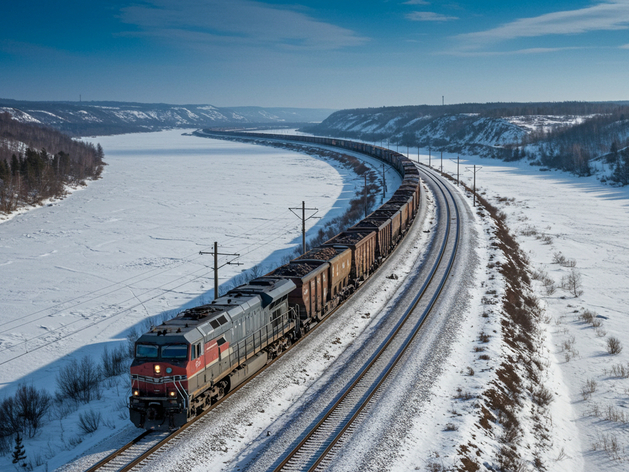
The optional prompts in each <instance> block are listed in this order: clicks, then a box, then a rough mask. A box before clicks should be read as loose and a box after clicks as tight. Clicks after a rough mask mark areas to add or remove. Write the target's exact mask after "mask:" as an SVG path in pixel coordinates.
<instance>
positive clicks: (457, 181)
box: [456, 154, 461, 187]
mask: <svg viewBox="0 0 629 472" xmlns="http://www.w3.org/2000/svg"><path fill="white" fill-rule="evenodd" d="M460 162H461V156H460V155H459V154H457V155H456V186H457V187H458V186H459V163H460Z"/></svg>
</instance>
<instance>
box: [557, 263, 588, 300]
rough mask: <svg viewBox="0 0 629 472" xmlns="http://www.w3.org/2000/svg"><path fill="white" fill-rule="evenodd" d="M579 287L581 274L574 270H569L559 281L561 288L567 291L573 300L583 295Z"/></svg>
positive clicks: (580, 285)
mask: <svg viewBox="0 0 629 472" xmlns="http://www.w3.org/2000/svg"><path fill="white" fill-rule="evenodd" d="M581 287H582V284H581V274H580V272H579V271H578V270H576V269H571V270H570V273H569V274H568V275H566V276H564V277H562V279H561V288H563V289H564V290H567V291H569V292H570V293H571V294H572V295H574V297H575V298H577V297H580V296H581V295H583V290H581Z"/></svg>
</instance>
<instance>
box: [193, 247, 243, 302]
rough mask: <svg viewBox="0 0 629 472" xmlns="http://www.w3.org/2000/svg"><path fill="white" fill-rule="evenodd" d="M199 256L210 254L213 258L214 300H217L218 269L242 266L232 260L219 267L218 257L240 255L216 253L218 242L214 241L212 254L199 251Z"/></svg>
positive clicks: (237, 255) (236, 255) (238, 255)
mask: <svg viewBox="0 0 629 472" xmlns="http://www.w3.org/2000/svg"><path fill="white" fill-rule="evenodd" d="M199 254H210V255H212V256H214V267H213V269H214V300H216V299H217V298H218V269H220V268H221V267H225V266H226V265H242V263H240V262H233V259H232V260H231V261H228V262H226V263H225V264H223V265H222V266H220V267H219V265H218V256H233V257H240V254H222V253H219V252H218V242H216V241H214V251H212V252H204V251H199Z"/></svg>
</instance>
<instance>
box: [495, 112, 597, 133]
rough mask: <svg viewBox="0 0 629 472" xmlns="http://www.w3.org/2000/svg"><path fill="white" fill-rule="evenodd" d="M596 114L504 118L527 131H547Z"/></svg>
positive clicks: (572, 123)
mask: <svg viewBox="0 0 629 472" xmlns="http://www.w3.org/2000/svg"><path fill="white" fill-rule="evenodd" d="M594 116H596V115H582V116H564V115H525V116H509V117H505V120H507V121H509V122H511V123H513V124H514V125H517V126H519V127H520V128H522V129H525V130H527V132H529V133H532V132H534V131H538V132H539V131H543V132H545V133H548V132H550V131H553V130H555V129H556V128H561V127H569V126H574V125H578V124H580V123H583V122H584V121H585V120H587V119H588V118H592V117H594Z"/></svg>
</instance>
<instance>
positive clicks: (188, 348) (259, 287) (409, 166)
mask: <svg viewBox="0 0 629 472" xmlns="http://www.w3.org/2000/svg"><path fill="white" fill-rule="evenodd" d="M206 135H211V136H213V137H217V138H243V137H247V138H251V137H253V138H261V139H265V140H268V139H280V140H287V139H290V140H297V141H302V142H310V143H316V144H324V145H331V146H336V147H341V148H346V149H352V150H357V151H359V152H362V153H365V154H368V155H370V156H372V157H376V158H378V159H381V160H383V161H385V162H387V163H389V164H391V165H392V166H393V167H394V168H395V169H396V170H397V171H398V172H399V173H400V174H401V175H402V176H403V181H402V185H401V186H400V187H399V188H398V190H397V191H396V192H395V194H394V195H393V196H392V197H391V199H390V200H389V201H388V202H386V203H385V204H383V205H382V206H381V207H380V208H378V209H377V210H376V211H374V212H373V213H371V214H370V215H368V216H367V217H366V218H365V219H363V220H361V221H360V222H358V223H356V224H355V225H354V226H352V227H351V228H348V229H347V230H345V231H344V232H342V233H341V234H338V235H336V236H335V237H333V238H332V239H330V240H329V241H327V242H326V243H324V244H323V245H322V246H321V247H318V248H314V249H312V250H310V251H308V252H307V253H305V254H303V255H302V256H300V257H298V258H296V259H294V260H292V261H291V262H289V263H288V264H285V265H283V266H281V267H279V268H277V269H275V270H273V271H272V272H270V273H268V274H266V275H264V276H262V277H259V278H256V279H254V280H251V281H249V282H248V283H247V284H245V285H241V286H239V287H236V288H235V289H233V290H230V291H229V292H228V293H226V294H225V295H223V296H221V297H220V298H217V299H216V300H214V301H213V302H212V303H210V304H207V305H202V306H198V307H195V308H191V309H188V310H185V311H183V312H182V313H180V314H179V315H178V316H176V317H175V318H173V319H171V320H168V321H165V322H164V323H162V324H161V325H160V326H157V327H154V328H153V329H151V330H150V331H149V332H147V333H144V334H143V335H142V336H140V337H139V338H138V340H137V341H136V344H135V358H134V360H133V363H132V364H131V390H132V394H131V397H130V398H129V411H130V418H131V421H132V422H133V423H134V424H135V425H136V426H137V427H140V428H146V429H156V430H169V429H174V428H178V427H180V426H182V425H184V424H185V423H186V422H188V421H189V420H190V419H192V418H193V417H194V416H196V415H198V414H199V413H201V412H202V411H203V410H204V409H206V408H207V407H209V406H210V405H211V404H213V403H215V402H216V401H218V400H219V399H221V398H222V397H223V396H225V395H226V394H227V393H228V392H229V391H230V390H232V389H234V388H236V387H237V386H238V385H240V384H241V383H242V382H244V381H245V380H246V379H248V378H249V377H251V376H253V375H254V374H255V373H256V372H258V371H259V370H260V369H262V368H263V367H264V366H265V365H266V364H267V363H268V362H269V361H270V360H272V359H274V358H275V357H276V356H278V355H279V354H281V353H282V352H283V351H284V350H286V349H287V348H288V347H289V346H290V345H291V344H292V343H293V342H294V341H295V340H296V339H298V338H299V337H301V336H302V335H303V334H304V333H305V332H307V331H308V330H309V329H311V328H312V327H313V326H314V325H315V324H316V323H317V322H319V321H321V320H322V319H323V318H324V317H325V315H326V314H328V313H329V312H330V311H331V310H333V309H334V308H335V307H336V306H338V304H339V303H341V302H342V301H343V300H345V299H346V298H347V297H349V296H350V295H351V294H352V293H353V292H354V291H355V290H356V288H357V287H358V286H359V285H360V284H362V283H363V282H364V281H365V280H367V278H369V276H370V275H371V274H372V273H373V272H374V271H375V270H376V269H377V268H378V266H379V265H380V264H382V262H383V261H384V260H385V259H386V258H387V257H388V256H389V255H390V254H391V252H392V251H393V249H394V248H395V246H396V245H397V244H398V243H399V241H400V240H401V238H402V237H403V236H404V235H405V234H406V232H407V230H408V228H409V227H410V224H411V223H412V221H413V219H414V218H415V215H416V214H417V211H418V208H419V204H420V198H421V186H420V183H421V182H420V179H419V172H418V170H417V168H416V167H415V165H414V164H413V163H412V162H411V161H410V160H408V159H407V158H406V157H404V156H402V155H401V154H398V153H396V152H393V151H390V150H389V149H384V148H381V147H377V146H372V145H369V144H365V143H356V142H353V141H345V140H337V139H331V138H320V137H313V136H286V135H278V136H275V135H270V134H256V133H246V134H242V133H217V134H214V133H212V134H207V132H206Z"/></svg>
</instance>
